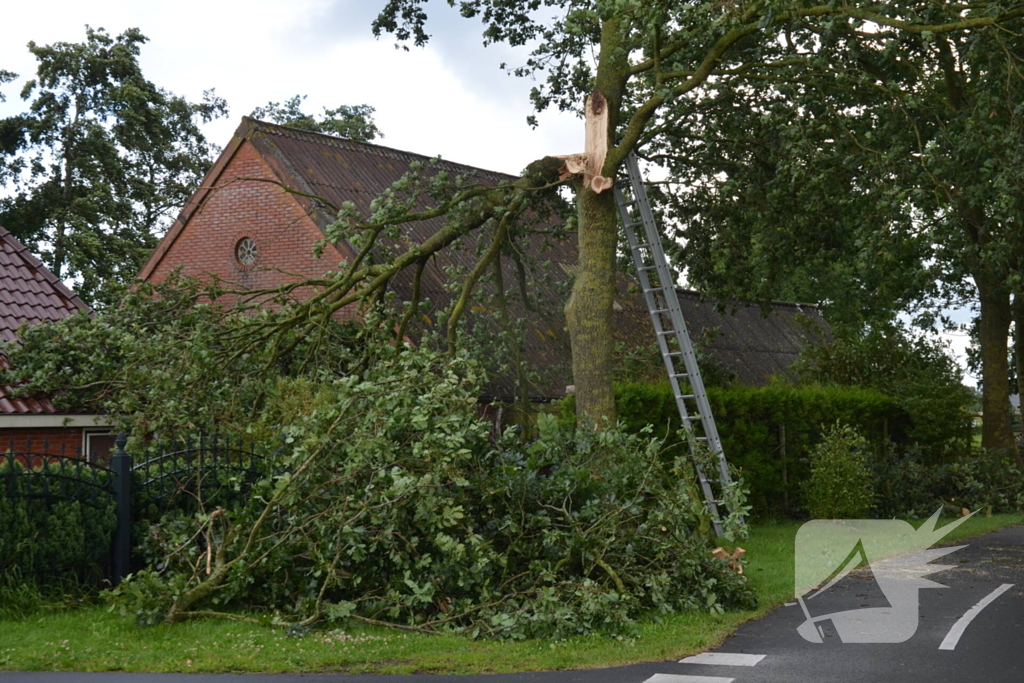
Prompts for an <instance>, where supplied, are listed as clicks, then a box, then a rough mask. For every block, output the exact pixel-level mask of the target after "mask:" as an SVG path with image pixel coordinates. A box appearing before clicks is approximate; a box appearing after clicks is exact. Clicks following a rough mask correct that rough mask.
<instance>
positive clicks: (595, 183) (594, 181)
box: [556, 90, 615, 194]
mask: <svg viewBox="0 0 1024 683" xmlns="http://www.w3.org/2000/svg"><path fill="white" fill-rule="evenodd" d="M585 112H586V140H585V147H586V151H584V153H583V154H566V155H563V156H558V157H556V158H557V159H562V160H563V161H565V165H564V166H562V168H560V169H559V170H558V172H559V174H560V175H561V179H562V180H565V179H566V178H568V177H570V176H574V175H582V176H583V182H584V183H585V184H587V185H589V186H590V189H592V190H593V191H594V192H595V193H596V194H601V193H602V192H604V191H605V190H610V189H611V188H612V187H613V186H614V185H615V181H614V180H613V179H611V178H605V177H604V176H602V175H601V171H602V170H603V169H604V162H605V160H606V159H607V158H608V101H607V100H606V99H605V98H604V95H602V94H601V91H600V90H595V91H594V92H593V93H591V94H590V97H588V98H587V104H586V107H585Z"/></svg>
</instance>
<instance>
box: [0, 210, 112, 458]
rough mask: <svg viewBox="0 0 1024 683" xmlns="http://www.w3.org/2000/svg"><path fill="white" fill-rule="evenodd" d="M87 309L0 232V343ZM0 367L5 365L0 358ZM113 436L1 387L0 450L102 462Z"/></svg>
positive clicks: (40, 399)
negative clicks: (83, 457) (28, 327)
mask: <svg viewBox="0 0 1024 683" xmlns="http://www.w3.org/2000/svg"><path fill="white" fill-rule="evenodd" d="M81 312H85V313H89V312H91V309H90V308H89V306H88V305H86V303H85V302H84V301H82V300H81V299H80V298H78V295H77V294H75V293H74V292H72V291H71V290H70V289H68V288H67V287H66V286H64V283H62V282H61V281H60V280H59V279H58V278H57V277H56V276H55V275H54V274H53V273H51V272H50V271H49V270H47V268H46V266H44V265H43V264H42V262H40V261H39V259H37V258H36V257H35V256H33V255H32V254H31V253H30V252H29V251H28V249H26V248H25V246H24V245H23V244H21V242H19V241H18V240H17V239H15V238H14V236H13V235H11V233H10V232H8V231H7V230H6V229H4V228H3V227H0V339H2V340H4V341H15V340H17V338H18V331H19V330H20V329H21V327H22V326H23V325H33V324H36V323H40V322H43V321H56V320H60V319H62V318H66V317H68V316H70V315H75V314H77V313H81ZM0 363H6V360H5V359H4V358H3V357H2V356H0ZM113 440H114V436H113V435H112V434H111V431H110V423H109V422H108V421H106V420H105V419H104V418H102V417H101V416H98V415H83V414H78V413H67V412H63V411H61V410H60V407H59V406H56V405H54V404H53V402H52V401H51V400H50V399H49V398H47V397H46V396H36V397H16V396H14V395H13V391H12V389H11V387H5V386H0V450H2V451H3V452H14V453H37V454H48V455H67V456H72V455H81V454H83V453H85V454H88V455H89V456H90V458H92V457H95V458H98V459H104V460H105V459H106V457H107V455H108V453H109V451H110V448H111V446H112V445H113Z"/></svg>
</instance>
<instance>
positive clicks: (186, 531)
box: [112, 349, 752, 638]
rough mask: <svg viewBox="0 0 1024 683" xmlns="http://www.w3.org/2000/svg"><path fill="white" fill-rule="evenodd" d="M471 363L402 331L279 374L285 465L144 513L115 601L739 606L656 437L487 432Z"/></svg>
mask: <svg viewBox="0 0 1024 683" xmlns="http://www.w3.org/2000/svg"><path fill="white" fill-rule="evenodd" d="M479 379H480V377H479V368H478V367H477V366H476V365H475V363H473V362H472V361H470V360H468V359H467V358H466V357H463V356H457V357H455V358H448V357H447V356H443V355H438V354H435V353H432V352H430V351H427V350H412V349H406V350H405V351H404V352H402V353H395V354H393V355H391V356H390V357H382V358H380V359H378V360H377V362H375V363H373V364H372V365H370V366H369V367H367V368H366V370H365V371H364V372H363V373H361V374H353V375H350V376H347V377H343V378H338V379H335V380H334V381H333V382H330V383H318V384H313V383H310V382H309V381H307V380H301V379H300V380H294V381H290V382H288V381H282V384H281V386H280V388H279V391H282V392H284V394H289V393H290V391H289V389H288V386H287V385H288V384H291V385H292V386H293V387H294V390H295V393H296V394H297V395H298V396H301V397H303V398H302V400H300V401H296V400H294V397H292V399H291V400H285V401H283V402H282V404H281V406H282V408H283V407H285V406H287V410H288V414H287V415H286V414H284V413H283V412H274V411H273V409H270V408H269V407H268V409H270V410H271V412H269V413H267V414H265V415H264V416H263V418H262V419H263V420H266V421H271V422H279V423H281V424H282V426H283V430H284V432H285V434H286V439H285V440H286V446H285V448H284V450H283V452H282V454H281V456H280V457H281V461H280V462H279V463H278V464H279V471H280V472H281V473H280V474H276V475H273V476H270V477H268V478H266V479H264V480H263V481H261V482H260V483H258V484H257V485H256V488H255V489H254V491H253V495H252V496H251V498H250V501H249V504H247V505H246V506H245V507H244V508H242V509H237V510H227V509H224V508H214V509H209V508H206V509H204V510H203V511H202V512H201V513H199V514H196V515H192V516H184V515H183V516H176V517H173V518H166V519H165V520H163V522H162V523H160V524H156V525H152V526H151V527H150V538H149V539H148V540H147V547H148V549H149V552H150V553H151V555H150V557H149V560H150V568H149V569H147V570H145V571H142V572H139V573H138V574H136V575H135V576H133V577H132V578H131V579H130V580H128V581H126V582H125V583H124V584H122V586H121V587H119V588H118V589H117V590H116V591H115V592H114V594H113V596H112V597H113V599H114V600H115V601H116V602H118V603H120V605H121V606H122V608H123V609H124V610H125V611H126V612H128V613H131V614H134V615H135V616H136V617H138V618H139V620H140V621H142V622H143V623H155V622H159V621H165V622H175V621H181V620H185V619H189V618H193V617H197V616H214V615H221V616H224V615H226V614H227V615H229V616H230V613H232V612H234V611H238V610H241V611H243V612H244V611H246V610H253V609H257V610H259V611H260V612H261V613H264V614H268V613H273V614H275V615H276V616H275V619H276V620H277V621H279V622H280V623H282V624H290V625H295V626H309V625H312V624H315V623H318V622H322V621H333V620H345V619H355V620H361V621H364V622H369V623H387V624H397V625H400V626H403V627H407V628H415V629H421V630H426V631H431V632H442V631H454V632H460V633H466V634H470V635H473V636H481V637H504V638H525V637H538V636H551V637H567V636H571V635H574V634H580V633H589V632H594V631H601V632H610V633H620V632H623V631H624V630H626V629H628V628H629V626H630V624H631V623H632V622H633V620H635V619H637V618H638V617H640V616H642V615H644V614H646V613H648V612H651V611H654V612H661V613H672V612H678V611H680V610H685V609H705V610H716V611H718V610H723V609H728V608H731V607H739V606H750V605H751V602H752V592H751V591H750V590H749V588H748V587H747V586H746V583H745V579H743V578H742V577H740V576H738V575H737V574H736V573H735V572H734V571H733V570H731V569H730V568H729V566H728V565H727V564H726V563H725V562H722V561H720V560H717V559H715V558H714V557H713V556H712V555H711V553H710V550H711V548H710V545H709V539H708V538H707V537H706V536H703V535H701V534H700V533H699V532H698V529H699V528H700V526H701V524H702V520H703V515H704V510H703V501H702V500H701V499H700V498H699V497H698V496H696V495H695V487H694V485H693V481H692V479H691V478H690V477H688V476H687V472H688V469H687V466H686V464H685V463H684V462H682V461H676V462H666V461H665V459H664V458H663V457H662V455H661V442H660V441H659V440H657V439H652V438H650V437H644V436H637V435H628V434H624V433H622V432H620V431H617V430H604V431H598V432H592V431H589V430H587V429H583V430H578V431H576V432H574V433H563V432H561V431H560V430H559V429H558V426H557V424H556V422H555V420H553V419H552V418H543V419H542V420H541V421H540V424H539V432H540V436H539V439H538V440H536V441H534V442H532V443H531V442H524V441H522V440H520V439H519V437H517V436H515V435H514V434H513V433H512V432H509V433H508V434H506V435H505V437H503V438H502V439H501V440H500V441H499V442H498V443H494V442H493V441H492V440H491V439H490V436H489V432H490V424H489V423H487V422H483V421H481V420H480V419H479V418H478V417H477V414H478V407H477V404H476V399H475V396H476V387H477V384H478V382H479ZM314 388H315V393H312V394H311V393H310V392H311V390H312V389H314ZM298 405H304V406H305V409H304V410H301V411H297V410H294V408H295V407H296V406H298Z"/></svg>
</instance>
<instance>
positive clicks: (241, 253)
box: [235, 237, 260, 268]
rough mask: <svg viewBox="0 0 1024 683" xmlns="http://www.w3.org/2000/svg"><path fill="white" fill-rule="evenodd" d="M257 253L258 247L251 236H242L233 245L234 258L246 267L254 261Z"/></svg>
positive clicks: (258, 253)
mask: <svg viewBox="0 0 1024 683" xmlns="http://www.w3.org/2000/svg"><path fill="white" fill-rule="evenodd" d="M259 255H260V252H259V249H257V248H256V243H255V242H254V241H253V240H252V238H251V237H243V238H242V239H240V240H238V244H236V245H235V258H236V259H237V260H238V263H239V264H241V265H242V266H243V267H246V268H248V267H249V266H251V265H253V264H254V263H256V257H257V256H259Z"/></svg>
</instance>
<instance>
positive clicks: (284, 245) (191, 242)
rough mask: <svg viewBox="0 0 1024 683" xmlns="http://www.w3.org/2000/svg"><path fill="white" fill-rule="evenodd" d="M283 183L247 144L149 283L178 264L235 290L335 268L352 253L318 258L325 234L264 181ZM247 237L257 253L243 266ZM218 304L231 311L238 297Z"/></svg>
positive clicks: (332, 251)
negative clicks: (241, 246)
mask: <svg viewBox="0 0 1024 683" xmlns="http://www.w3.org/2000/svg"><path fill="white" fill-rule="evenodd" d="M242 178H246V179H247V180H242ZM248 179H252V180H248ZM278 180H279V179H278V178H277V176H276V175H275V174H274V172H273V171H272V170H271V168H270V167H269V166H268V165H267V163H266V162H265V161H264V160H263V159H262V158H261V157H260V155H259V153H258V152H257V151H256V149H255V148H254V147H253V145H252V144H251V143H250V142H249V141H245V142H243V143H242V144H241V145H240V146H239V147H238V150H237V151H236V152H235V154H234V156H233V157H232V159H231V160H230V162H229V163H228V164H227V165H226V166H225V168H224V171H223V172H222V173H221V174H220V177H219V178H217V179H216V181H215V184H214V188H215V189H214V190H213V191H212V192H210V194H209V195H208V196H207V199H206V201H205V202H204V204H203V205H202V206H201V207H200V208H199V209H198V210H197V211H196V212H195V213H194V214H193V215H192V216H191V218H190V219H189V221H188V223H187V224H186V225H185V227H184V229H183V230H182V231H181V232H180V234H179V235H178V237H177V239H176V240H175V241H174V243H173V244H172V245H170V247H169V248H168V250H167V252H166V253H165V254H164V255H163V258H162V259H161V260H160V263H159V264H158V265H157V266H156V268H155V269H154V270H153V272H152V274H151V275H150V277H149V280H150V281H151V282H162V281H163V280H165V279H166V278H167V277H168V275H170V273H171V272H172V271H173V270H174V269H175V268H177V267H178V266H181V267H182V273H183V274H184V275H186V276H193V277H200V278H213V277H216V278H219V279H220V280H221V281H222V282H224V283H225V284H227V285H228V286H230V287H234V288H241V289H247V290H256V289H267V288H272V287H278V286H280V285H282V284H285V283H290V282H295V281H298V280H301V279H303V278H315V277H321V276H323V275H324V273H326V272H327V271H333V270H337V268H338V264H339V263H340V262H341V261H342V260H343V259H344V258H345V257H346V256H347V254H345V255H343V254H342V252H340V251H339V250H338V249H337V248H335V247H334V246H333V245H327V246H326V247H325V248H324V250H323V255H322V256H321V257H320V258H316V256H315V255H314V253H313V248H314V246H315V245H316V243H317V241H318V240H320V239H322V238H323V233H322V232H321V231H320V229H319V227H317V225H316V223H315V222H314V221H313V219H312V218H310V217H309V216H308V215H307V214H306V212H305V210H304V209H303V207H302V205H301V204H300V203H299V201H298V200H297V199H296V197H295V196H294V195H292V194H289V193H288V192H286V191H285V190H284V189H283V188H281V187H280V186H278V185H274V184H271V183H268V182H263V181H278ZM246 237H248V238H251V239H252V240H253V241H254V242H255V244H256V248H257V250H258V256H257V258H256V261H255V263H253V264H252V265H251V266H247V265H243V264H242V263H240V262H239V261H238V259H237V258H236V255H235V250H236V247H237V245H238V243H239V242H240V241H241V240H242V239H243V238H246ZM312 291H313V290H311V289H310V288H304V289H303V290H300V291H299V292H297V296H296V298H298V299H300V300H301V299H304V298H306V297H308V296H310V295H311V294H312ZM220 302H221V303H223V304H225V305H227V306H230V305H232V304H234V303H235V298H234V297H231V296H229V297H225V298H224V299H221V300H220ZM347 314H348V315H351V311H348V312H347Z"/></svg>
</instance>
